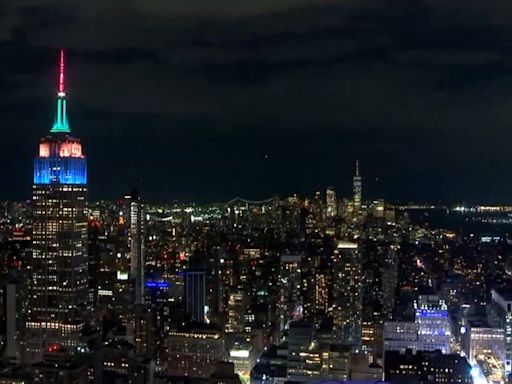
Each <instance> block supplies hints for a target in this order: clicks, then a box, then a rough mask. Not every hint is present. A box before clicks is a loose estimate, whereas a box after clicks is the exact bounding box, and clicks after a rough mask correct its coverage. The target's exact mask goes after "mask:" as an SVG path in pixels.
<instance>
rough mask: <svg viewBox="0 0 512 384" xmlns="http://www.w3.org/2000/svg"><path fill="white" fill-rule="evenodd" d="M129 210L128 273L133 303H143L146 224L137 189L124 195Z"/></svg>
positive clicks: (142, 205)
mask: <svg viewBox="0 0 512 384" xmlns="http://www.w3.org/2000/svg"><path fill="white" fill-rule="evenodd" d="M125 199H126V200H127V206H128V207H127V208H128V211H129V216H130V217H129V220H130V226H129V233H128V235H129V238H128V241H129V245H130V275H131V277H132V278H133V279H134V280H135V304H144V271H145V266H146V245H145V231H146V225H145V220H146V218H145V217H144V204H143V201H142V198H141V197H140V193H139V191H138V190H134V191H132V193H131V194H130V195H127V196H125Z"/></svg>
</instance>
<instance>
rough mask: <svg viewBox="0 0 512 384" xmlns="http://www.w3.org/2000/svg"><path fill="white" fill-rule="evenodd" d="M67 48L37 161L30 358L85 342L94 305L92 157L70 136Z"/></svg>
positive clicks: (28, 325) (30, 273)
mask: <svg viewBox="0 0 512 384" xmlns="http://www.w3.org/2000/svg"><path fill="white" fill-rule="evenodd" d="M64 76H65V73H64V52H63V51H61V52H60V71H59V81H58V93H57V100H56V115H55V121H54V123H53V127H52V128H51V130H50V132H49V134H48V135H47V136H45V137H43V138H42V139H41V140H40V143H39V153H38V155H37V157H36V158H35V161H34V184H33V202H32V203H33V254H32V258H31V260H30V262H29V263H28V267H27V268H28V276H27V280H28V281H27V283H28V287H27V288H28V299H27V304H28V307H27V308H26V329H25V345H24V347H25V348H24V349H25V352H26V355H25V360H26V361H27V362H29V363H34V362H38V361H41V360H42V357H43V352H45V351H55V350H59V349H66V350H68V351H70V352H73V351H75V350H76V349H77V348H78V347H80V346H81V345H82V344H83V337H82V335H83V332H84V330H85V328H86V324H87V319H88V315H90V313H91V312H90V309H91V308H90V307H89V302H88V269H87V268H88V265H87V161H86V157H85V154H84V152H83V149H82V144H81V142H80V139H78V138H76V137H74V136H72V135H71V130H70V127H69V123H68V118H67V111H66V108H67V106H66V102H67V100H66V88H65V82H64V80H65V79H64Z"/></svg>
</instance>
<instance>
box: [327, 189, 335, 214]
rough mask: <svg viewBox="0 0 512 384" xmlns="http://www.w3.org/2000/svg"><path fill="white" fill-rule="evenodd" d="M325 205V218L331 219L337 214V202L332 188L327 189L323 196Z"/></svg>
mask: <svg viewBox="0 0 512 384" xmlns="http://www.w3.org/2000/svg"><path fill="white" fill-rule="evenodd" d="M325 203H326V205H327V217H333V216H336V215H337V214H338V201H337V200H336V191H335V190H334V187H328V188H327V192H326V194H325Z"/></svg>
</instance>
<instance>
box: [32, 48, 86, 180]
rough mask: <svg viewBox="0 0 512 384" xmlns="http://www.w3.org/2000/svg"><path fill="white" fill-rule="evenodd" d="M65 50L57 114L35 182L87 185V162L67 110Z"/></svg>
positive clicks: (42, 150) (38, 160) (38, 162)
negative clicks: (73, 133) (75, 136)
mask: <svg viewBox="0 0 512 384" xmlns="http://www.w3.org/2000/svg"><path fill="white" fill-rule="evenodd" d="M64 80H65V72H64V51H63V50H61V51H60V66H59V81H58V82H59V86H58V93H57V114H56V117H55V121H54V123H53V127H52V129H51V130H50V135H49V136H47V137H44V138H42V139H41V142H40V143H39V154H38V157H37V158H36V160H35V164H34V184H72V185H85V184H87V162H86V159H85V155H84V153H83V151H82V144H81V143H80V140H79V139H77V138H74V137H71V136H70V135H69V133H71V130H70V128H69V123H68V118H67V113H66V88H65V81H64Z"/></svg>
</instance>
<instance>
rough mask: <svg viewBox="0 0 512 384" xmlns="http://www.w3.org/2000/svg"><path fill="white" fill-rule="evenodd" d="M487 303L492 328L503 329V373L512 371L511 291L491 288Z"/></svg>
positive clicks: (508, 373)
mask: <svg viewBox="0 0 512 384" xmlns="http://www.w3.org/2000/svg"><path fill="white" fill-rule="evenodd" d="M491 296H492V302H491V304H490V305H489V323H490V325H491V326H492V327H493V328H501V329H503V330H504V331H505V355H504V356H503V358H502V359H503V361H504V362H505V373H506V374H507V375H510V374H511V373H512V293H511V292H510V290H508V289H507V290H503V289H493V290H492V291H491Z"/></svg>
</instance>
